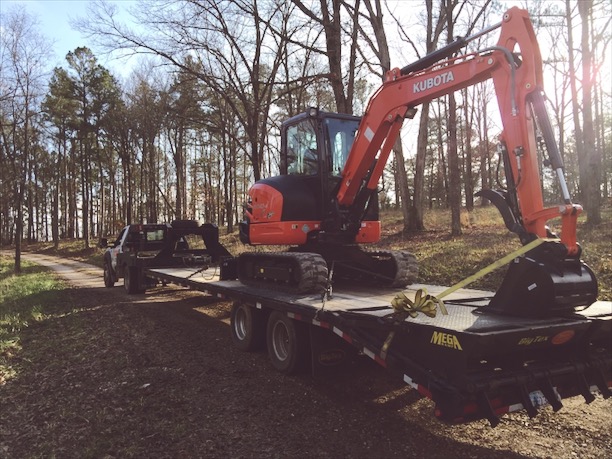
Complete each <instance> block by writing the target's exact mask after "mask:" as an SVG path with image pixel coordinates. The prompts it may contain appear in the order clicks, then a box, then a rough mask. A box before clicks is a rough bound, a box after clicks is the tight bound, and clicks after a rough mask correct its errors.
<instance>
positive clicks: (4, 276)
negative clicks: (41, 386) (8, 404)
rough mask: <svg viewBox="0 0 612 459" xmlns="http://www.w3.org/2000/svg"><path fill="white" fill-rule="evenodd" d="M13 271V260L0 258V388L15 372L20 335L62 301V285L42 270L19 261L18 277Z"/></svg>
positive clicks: (17, 363)
mask: <svg viewBox="0 0 612 459" xmlns="http://www.w3.org/2000/svg"><path fill="white" fill-rule="evenodd" d="M13 271H14V262H13V260H12V259H10V258H6V257H0V385H1V384H3V383H4V382H5V381H7V380H8V379H10V378H12V377H14V376H15V375H16V373H17V371H18V367H19V361H20V360H19V351H20V350H21V339H20V335H21V333H22V331H23V330H24V329H26V328H28V327H30V326H32V325H33V324H35V323H37V322H40V321H42V320H44V319H45V318H46V317H47V316H48V314H50V313H51V310H52V309H53V307H54V305H58V304H61V303H63V302H64V301H65V299H64V298H62V293H61V291H62V290H63V288H64V286H63V284H62V283H61V282H60V281H59V280H57V278H56V277H54V276H53V275H52V274H51V273H50V272H49V271H48V270H47V269H46V268H43V267H41V266H38V265H35V264H32V263H29V262H27V261H22V273H21V274H20V275H15V274H13Z"/></svg>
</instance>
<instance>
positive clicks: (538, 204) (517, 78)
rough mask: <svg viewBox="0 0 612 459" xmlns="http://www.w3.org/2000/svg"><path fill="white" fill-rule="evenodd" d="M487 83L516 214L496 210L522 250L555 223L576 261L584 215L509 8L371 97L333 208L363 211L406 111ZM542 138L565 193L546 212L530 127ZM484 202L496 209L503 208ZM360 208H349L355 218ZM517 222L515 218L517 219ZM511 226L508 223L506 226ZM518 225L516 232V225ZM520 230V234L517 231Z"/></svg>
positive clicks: (538, 67) (532, 50) (529, 40)
mask: <svg viewBox="0 0 612 459" xmlns="http://www.w3.org/2000/svg"><path fill="white" fill-rule="evenodd" d="M498 28H499V29H501V31H500V38H499V40H498V43H497V45H496V46H493V47H490V48H486V49H484V50H481V51H477V52H474V53H470V54H465V55H461V56H458V57H450V56H451V55H452V54H454V53H455V52H456V51H457V50H459V49H460V48H462V47H464V46H466V45H467V44H468V43H469V42H470V41H472V40H474V39H475V38H477V37H479V36H481V35H483V34H485V33H489V32H491V31H493V30H496V29H498ZM489 79H491V80H492V81H493V83H494V86H495V92H496V95H497V99H498V105H499V110H500V115H501V120H502V123H503V127H504V130H503V133H502V135H501V142H502V144H503V145H504V148H505V149H506V150H507V152H508V154H507V159H508V161H509V165H510V167H509V169H510V171H511V174H512V178H513V181H514V183H512V184H511V186H510V187H511V188H512V192H513V193H514V195H515V198H516V203H517V205H518V209H511V208H509V209H504V208H503V207H502V208H500V210H501V211H502V214H504V215H505V216H508V218H506V219H505V220H506V223H507V224H508V226H509V228H511V229H512V230H513V231H516V232H519V233H520V235H521V239H522V240H523V242H524V243H526V242H529V240H530V239H532V238H533V237H541V238H544V237H547V236H548V235H549V233H548V231H547V227H546V222H547V221H548V220H550V219H552V218H555V217H561V220H562V232H561V242H562V244H563V245H564V247H565V248H566V250H567V253H568V255H577V254H578V253H579V247H578V245H577V243H576V221H577V217H578V215H579V214H580V212H581V211H582V208H581V207H580V206H579V205H576V204H572V202H571V199H570V196H569V192H568V191H567V186H566V184H565V179H564V176H563V164H562V161H561V156H560V154H559V152H558V149H557V145H556V142H555V139H554V135H553V131H552V128H551V127H550V122H549V120H548V117H547V115H546V112H545V109H544V99H543V76H542V58H541V55H540V50H539V47H538V42H537V39H536V36H535V33H534V30H533V27H532V25H531V22H530V20H529V16H528V14H527V12H526V11H525V10H521V9H519V8H516V7H515V8H512V9H510V10H509V11H508V12H506V13H505V14H504V16H503V20H502V22H500V23H499V24H496V25H494V26H492V27H490V28H488V29H486V30H485V31H482V32H480V33H478V34H476V35H474V36H472V37H468V38H461V39H458V40H457V41H455V42H453V43H451V44H450V45H448V46H446V47H445V48H442V49H440V50H438V51H436V52H434V53H432V54H429V55H427V56H425V57H424V58H423V59H421V60H420V61H417V62H415V63H413V64H411V65H409V66H406V67H404V68H403V69H398V68H395V69H392V70H390V71H389V72H388V73H387V76H386V80H385V82H384V83H383V85H382V86H381V87H380V88H379V90H378V91H377V92H376V93H375V94H374V95H373V96H372V98H371V99H370V102H369V104H368V107H367V109H366V112H365V114H364V116H363V118H362V122H361V124H360V127H359V132H358V134H357V136H356V139H355V142H354V144H353V147H352V150H351V153H350V155H349V157H348V159H347V162H346V165H345V167H344V170H343V177H342V181H341V183H340V186H339V188H338V192H337V196H336V199H337V202H338V205H339V206H341V207H345V208H349V209H350V208H351V207H352V206H355V205H356V203H357V207H359V206H360V205H361V203H362V202H364V201H365V199H360V196H364V195H367V194H369V193H371V192H373V191H374V190H376V187H377V185H378V181H379V179H380V177H381V175H382V173H383V169H384V167H385V164H386V162H387V159H388V156H389V153H390V152H391V149H392V147H393V144H394V143H395V139H396V138H397V136H398V135H399V131H400V128H401V126H402V123H403V121H404V118H405V117H406V115H407V113H410V111H411V109H414V108H415V107H417V106H418V105H420V104H422V103H424V102H427V101H431V100H434V99H436V98H439V97H442V96H444V95H447V94H450V93H452V92H454V91H457V90H459V89H462V88H465V87H468V86H471V85H474V84H476V83H479V82H482V81H485V80H489ZM534 125H538V127H539V128H540V131H541V132H542V135H543V137H544V140H545V143H546V147H547V150H548V152H549V156H550V158H549V160H550V162H551V164H552V165H553V167H554V168H555V170H556V173H557V175H558V177H559V180H560V187H561V189H562V192H563V204H562V205H560V206H555V207H551V208H544V205H543V199H542V191H541V184H540V170H539V165H538V156H537V147H538V146H537V144H536V133H535V126H534ZM485 197H489V198H490V199H492V200H494V202H495V203H496V204H497V205H498V207H500V206H505V205H506V204H505V201H506V200H502V199H495V198H494V196H492V195H491V194H490V193H489V194H486V193H485ZM360 211H361V210H360V209H355V213H359V212H360ZM517 211H518V212H519V215H516V212H517ZM509 220H510V221H512V220H513V222H512V224H510V222H509ZM517 223H518V225H517ZM520 228H522V229H520Z"/></svg>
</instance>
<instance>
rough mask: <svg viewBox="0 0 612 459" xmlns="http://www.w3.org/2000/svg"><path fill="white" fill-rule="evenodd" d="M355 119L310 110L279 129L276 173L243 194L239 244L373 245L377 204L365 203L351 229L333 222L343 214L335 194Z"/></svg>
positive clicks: (377, 228) (374, 201) (377, 233)
mask: <svg viewBox="0 0 612 459" xmlns="http://www.w3.org/2000/svg"><path fill="white" fill-rule="evenodd" d="M360 120H361V119H360V118H359V117H357V116H353V115H346V114H341V113H330V112H324V111H322V110H319V109H317V108H310V109H308V110H307V111H306V112H304V113H301V114H299V115H296V116H294V117H292V118H290V119H288V120H287V121H285V122H284V123H283V124H282V126H281V162H280V175H278V176H275V177H269V178H265V179H262V180H260V181H258V182H257V183H256V184H255V185H254V186H253V187H252V188H251V190H250V191H249V202H248V203H247V205H246V207H245V217H246V219H245V221H244V222H243V223H242V224H241V231H240V237H241V240H242V242H244V243H248V244H253V245H258V244H274V245H278V244H283V245H303V244H307V243H313V242H320V241H322V240H325V241H326V242H330V239H331V238H334V242H338V240H339V239H340V238H342V241H340V242H341V243H368V242H376V241H378V239H379V238H380V222H379V221H378V202H377V199H376V196H375V195H374V196H373V199H371V201H372V202H371V203H370V205H368V209H367V212H366V215H365V216H364V218H363V219H361V217H362V215H359V217H360V219H359V220H360V221H359V225H358V227H357V228H356V229H355V230H354V231H346V228H344V227H341V225H338V224H336V223H332V222H336V221H338V219H339V217H338V215H339V213H340V212H342V211H343V210H341V209H339V208H338V206H336V205H335V199H334V198H335V195H336V192H337V189H338V187H339V185H340V180H341V174H342V171H343V169H344V166H345V163H346V160H347V158H348V155H349V152H350V151H351V147H352V146H353V142H354V140H355V135H356V133H357V130H358V128H359V123H360Z"/></svg>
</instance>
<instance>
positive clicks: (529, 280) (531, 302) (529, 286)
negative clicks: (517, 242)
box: [487, 242, 597, 317]
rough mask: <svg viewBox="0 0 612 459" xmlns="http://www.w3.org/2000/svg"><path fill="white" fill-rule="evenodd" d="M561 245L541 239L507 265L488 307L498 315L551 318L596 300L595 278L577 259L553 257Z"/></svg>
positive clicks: (584, 307) (582, 307)
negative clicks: (524, 253) (502, 278)
mask: <svg viewBox="0 0 612 459" xmlns="http://www.w3.org/2000/svg"><path fill="white" fill-rule="evenodd" d="M562 249H563V247H562V245H561V244H560V243H557V242H545V243H543V244H542V245H540V246H539V247H536V248H535V249H533V250H531V251H530V252H528V253H527V254H526V256H524V257H519V258H516V259H515V260H514V262H513V263H511V264H510V266H509V268H508V271H507V273H506V276H505V278H504V280H503V282H502V284H501V286H500V288H499V289H498V290H497V292H496V294H495V296H494V297H493V299H492V300H491V303H490V304H489V306H488V308H487V309H489V310H491V311H495V312H498V313H500V314H510V315H516V316H522V317H552V316H559V315H560V314H561V315H562V314H567V313H573V312H574V311H577V310H580V309H586V308H587V307H589V306H590V305H591V304H593V303H594V302H595V301H596V300H597V279H596V278H595V274H594V273H593V271H592V270H591V268H589V267H588V266H587V265H586V264H585V263H583V262H582V261H581V260H580V259H577V258H564V257H559V256H556V255H555V253H559V251H560V250H562Z"/></svg>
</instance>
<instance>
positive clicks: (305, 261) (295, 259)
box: [240, 252, 327, 293]
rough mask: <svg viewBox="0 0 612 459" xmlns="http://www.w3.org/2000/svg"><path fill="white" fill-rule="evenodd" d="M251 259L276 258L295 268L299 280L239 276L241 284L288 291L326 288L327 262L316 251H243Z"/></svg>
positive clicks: (316, 290) (321, 291)
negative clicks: (286, 281) (293, 281)
mask: <svg viewBox="0 0 612 459" xmlns="http://www.w3.org/2000/svg"><path fill="white" fill-rule="evenodd" d="M241 256H246V257H248V258H251V259H257V258H260V259H261V260H262V261H263V260H276V261H278V262H280V264H285V265H286V266H287V269H289V267H292V268H293V269H296V268H297V269H296V277H297V278H298V279H299V282H297V284H296V283H294V284H286V283H280V282H276V281H275V280H274V279H269V280H262V279H253V278H249V279H246V278H244V277H241V278H240V281H241V282H242V283H243V284H247V285H251V286H254V287H260V288H270V289H273V290H276V291H282V292H288V293H323V292H324V291H325V289H326V288H327V264H326V263H325V259H324V258H323V257H322V256H321V255H319V254H316V253H308V252H267V253H262V254H261V255H259V254H257V253H256V252H252V253H245V254H242V255H241Z"/></svg>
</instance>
